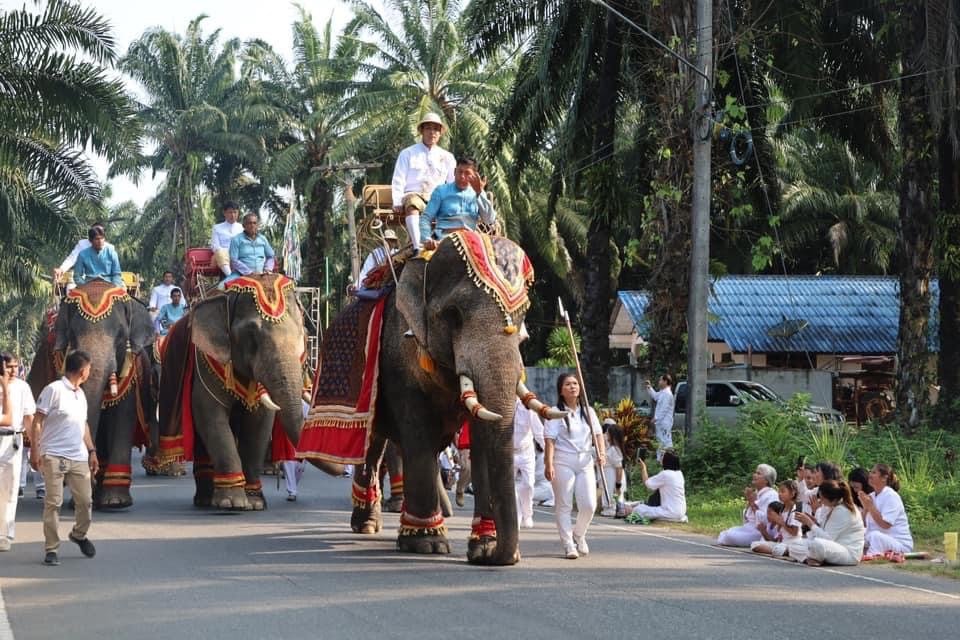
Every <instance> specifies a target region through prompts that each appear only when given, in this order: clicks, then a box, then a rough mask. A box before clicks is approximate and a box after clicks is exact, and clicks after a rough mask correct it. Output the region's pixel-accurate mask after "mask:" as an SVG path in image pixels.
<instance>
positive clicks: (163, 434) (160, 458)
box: [156, 316, 296, 486]
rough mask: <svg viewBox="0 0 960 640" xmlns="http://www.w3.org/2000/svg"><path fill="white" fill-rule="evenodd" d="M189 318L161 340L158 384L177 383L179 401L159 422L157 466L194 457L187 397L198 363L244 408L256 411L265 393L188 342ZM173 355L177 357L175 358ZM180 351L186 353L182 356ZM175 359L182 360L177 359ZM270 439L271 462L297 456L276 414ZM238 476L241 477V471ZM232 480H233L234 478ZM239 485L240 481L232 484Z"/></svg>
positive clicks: (188, 399)
mask: <svg viewBox="0 0 960 640" xmlns="http://www.w3.org/2000/svg"><path fill="white" fill-rule="evenodd" d="M188 319H189V316H188V317H187V318H186V319H185V320H186V321H180V322H177V323H176V324H174V325H173V327H172V328H171V329H170V331H169V332H168V333H167V339H166V340H165V341H164V349H163V356H164V359H163V372H162V375H161V380H163V378H164V377H167V376H169V377H167V379H166V381H164V382H162V383H161V384H175V385H177V387H178V389H179V391H178V394H177V402H179V405H180V411H174V412H173V413H172V415H171V419H170V424H161V425H160V447H159V452H158V454H157V461H156V464H157V465H159V466H163V465H166V464H169V463H171V462H186V461H189V460H193V458H194V421H193V403H192V402H191V401H190V398H192V397H193V385H194V384H195V380H194V376H195V372H196V368H197V367H198V366H201V367H203V368H204V370H205V371H206V372H207V373H209V374H212V376H213V377H215V378H216V379H217V381H218V382H219V385H218V386H223V387H224V388H225V389H226V390H227V392H228V393H230V394H231V395H232V396H234V397H235V398H237V399H238V400H240V402H241V403H242V404H243V406H244V408H245V409H246V410H247V411H255V410H256V409H257V407H258V406H259V405H260V399H261V398H262V397H263V396H264V394H265V393H266V392H267V391H266V389H265V388H264V387H263V386H262V385H260V384H256V383H253V382H248V383H244V381H242V380H240V379H238V378H236V377H235V376H234V375H233V372H232V370H231V367H230V366H229V365H224V364H223V363H220V362H217V361H216V360H215V359H214V358H212V357H210V356H208V355H207V354H205V353H203V352H202V351H200V350H198V349H197V348H196V347H195V346H194V345H193V343H192V342H191V341H190V323H189V321H188ZM172 354H176V355H177V356H180V357H174V356H173V355H172ZM181 354H185V355H184V356H181ZM168 355H171V357H170V358H168V357H167V356H168ZM178 360H180V361H182V362H177V361H178ZM178 381H180V382H178ZM272 438H273V445H272V448H271V452H272V456H271V457H272V462H282V461H283V460H292V459H294V458H295V457H296V450H295V448H294V446H293V443H292V442H290V438H289V437H287V434H286V432H285V431H284V430H283V427H282V425H281V424H280V419H279V416H274V420H273V433H272ZM277 456H280V457H277ZM240 476H241V479H242V476H243V474H240ZM234 480H236V479H235V478H234ZM216 483H217V480H216V478H214V484H216ZM242 485H243V483H242V482H241V483H239V484H234V485H232V486H242ZM217 486H219V485H217Z"/></svg>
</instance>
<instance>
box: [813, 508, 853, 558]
mask: <svg viewBox="0 0 960 640" xmlns="http://www.w3.org/2000/svg"><path fill="white" fill-rule="evenodd" d="M817 522H819V523H820V524H818V525H814V526H813V527H811V529H810V532H809V533H808V534H807V539H808V540H809V539H811V538H824V539H826V540H833V541H834V542H836V543H837V544H839V545H840V546H842V547H845V548H846V549H847V551H848V552H849V553H850V555H851V556H852V557H854V558H860V556H862V555H863V519H862V518H861V517H860V512H859V511H858V510H857V509H856V507H854V509H853V511H850V510H849V509H847V508H846V507H845V506H843V504H838V505H837V506H835V507H821V508H820V509H818V510H817Z"/></svg>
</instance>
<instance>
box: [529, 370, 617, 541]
mask: <svg viewBox="0 0 960 640" xmlns="http://www.w3.org/2000/svg"><path fill="white" fill-rule="evenodd" d="M557 407H558V408H559V409H561V410H565V411H568V412H569V415H568V416H567V417H566V418H557V419H553V420H548V421H547V423H546V425H545V426H544V435H543V437H544V442H545V445H546V446H545V447H544V449H545V453H544V461H543V464H544V474H545V475H546V477H547V479H548V480H550V481H551V482H553V493H554V498H555V500H556V507H555V510H554V515H555V516H556V521H557V531H558V533H559V534H560V542H561V543H562V544H563V549H564V555H565V557H566V558H568V559H570V560H575V559H577V558H578V557H580V556H581V555H587V554H588V553H590V547H589V546H588V545H587V529H588V528H589V527H590V523H591V522H592V521H593V512H594V511H596V510H597V475H596V472H595V470H594V459H593V450H594V448H595V449H596V451H597V452H598V459H597V464H599V465H600V467H601V468H602V467H603V465H604V462H605V461H606V455H605V453H604V447H603V431H602V430H601V428H600V421H599V420H598V419H597V414H596V413H595V412H594V410H593V408H592V407H588V406H587V404H586V402H585V401H584V399H583V395H582V394H581V393H580V382H579V381H578V380H577V376H576V375H574V374H572V373H565V374H561V375H560V377H559V378H557ZM574 496H576V500H577V521H576V524H574V525H572V526H571V522H570V515H571V513H572V512H573V499H574Z"/></svg>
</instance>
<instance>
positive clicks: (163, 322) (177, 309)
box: [156, 287, 187, 336]
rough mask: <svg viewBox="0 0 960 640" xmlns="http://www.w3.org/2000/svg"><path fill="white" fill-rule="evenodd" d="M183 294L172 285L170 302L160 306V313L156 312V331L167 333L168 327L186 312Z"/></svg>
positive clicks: (163, 334)
mask: <svg viewBox="0 0 960 640" xmlns="http://www.w3.org/2000/svg"><path fill="white" fill-rule="evenodd" d="M182 300H183V294H182V293H181V292H180V289H178V288H177V287H174V288H173V289H171V290H170V302H168V303H167V304H165V305H163V306H162V307H160V313H159V314H157V320H156V328H157V333H159V334H160V335H162V336H165V335H167V332H168V331H169V330H170V327H172V326H173V324H174V323H175V322H176V321H177V320H179V319H180V318H182V317H183V316H184V315H186V313H187V305H185V304H183V302H182Z"/></svg>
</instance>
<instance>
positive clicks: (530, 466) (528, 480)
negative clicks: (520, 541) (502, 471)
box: [513, 454, 537, 526]
mask: <svg viewBox="0 0 960 640" xmlns="http://www.w3.org/2000/svg"><path fill="white" fill-rule="evenodd" d="M513 466H514V467H515V468H516V472H515V473H516V475H515V476H514V487H515V488H516V494H517V517H518V518H519V520H520V525H521V526H523V521H524V520H529V519H530V518H532V517H533V485H534V472H535V470H536V466H537V460H536V457H535V456H534V455H533V454H530V455H521V456H513Z"/></svg>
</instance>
